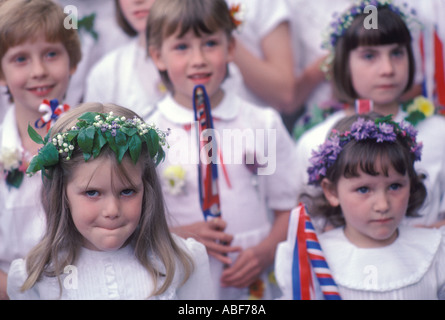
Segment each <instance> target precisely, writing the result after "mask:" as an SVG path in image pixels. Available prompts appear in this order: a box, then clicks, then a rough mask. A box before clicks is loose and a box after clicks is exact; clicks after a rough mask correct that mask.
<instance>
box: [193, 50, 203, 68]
mask: <svg viewBox="0 0 445 320" xmlns="http://www.w3.org/2000/svg"><path fill="white" fill-rule="evenodd" d="M192 64H193V65H194V66H201V65H203V64H205V58H204V53H203V51H202V49H201V48H195V49H193V52H192Z"/></svg>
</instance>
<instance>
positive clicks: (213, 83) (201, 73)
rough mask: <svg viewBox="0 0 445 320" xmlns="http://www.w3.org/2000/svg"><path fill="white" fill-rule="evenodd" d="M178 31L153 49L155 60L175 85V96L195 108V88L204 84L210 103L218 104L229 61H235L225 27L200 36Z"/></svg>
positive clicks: (179, 100) (230, 40)
mask: <svg viewBox="0 0 445 320" xmlns="http://www.w3.org/2000/svg"><path fill="white" fill-rule="evenodd" d="M179 31H180V30H177V31H176V32H175V33H174V34H172V35H171V36H169V37H167V38H165V39H164V40H163V43H162V46H161V48H155V47H151V48H150V54H151V57H152V59H153V62H154V63H155V64H156V66H157V67H158V69H159V70H161V71H166V72H167V74H168V77H169V79H170V81H171V83H172V84H173V87H174V90H173V92H174V93H173V97H174V99H175V100H176V101H177V102H178V103H180V104H181V105H183V106H184V107H186V108H193V105H192V97H193V89H194V87H195V86H196V85H205V87H206V90H207V93H208V94H209V98H210V103H211V104H212V106H216V105H218V104H219V102H220V101H221V100H222V98H223V92H222V89H221V87H220V86H221V84H222V82H223V81H224V79H225V77H226V74H227V64H228V63H229V62H231V61H232V60H233V55H234V42H233V40H232V39H229V38H228V37H227V35H226V33H225V32H224V31H222V30H219V31H216V32H214V33H212V34H206V33H202V34H201V35H199V36H197V35H196V34H195V32H194V31H193V30H189V31H188V32H187V33H186V34H184V35H183V36H181V37H179Z"/></svg>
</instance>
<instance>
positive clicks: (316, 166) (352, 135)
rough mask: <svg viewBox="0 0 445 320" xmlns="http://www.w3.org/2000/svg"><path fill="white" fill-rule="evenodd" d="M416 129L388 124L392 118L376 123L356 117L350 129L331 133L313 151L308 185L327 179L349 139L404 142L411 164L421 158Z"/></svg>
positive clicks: (420, 147)
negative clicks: (399, 140) (330, 169)
mask: <svg viewBox="0 0 445 320" xmlns="http://www.w3.org/2000/svg"><path fill="white" fill-rule="evenodd" d="M416 136H417V130H416V129H414V127H413V126H412V125H411V124H409V123H407V122H403V121H402V122H401V123H400V124H398V123H397V122H394V121H391V115H389V116H387V117H383V118H378V119H376V120H374V121H373V120H365V119H363V118H358V120H357V121H356V122H354V123H353V124H352V125H351V130H350V131H346V132H342V133H340V132H338V131H336V130H333V131H332V134H331V136H330V137H329V138H328V139H327V140H326V141H325V143H323V144H322V145H321V146H319V148H318V151H315V150H313V151H312V157H311V158H310V160H309V161H310V163H311V166H310V167H309V168H308V170H307V172H308V174H309V184H312V185H319V184H320V182H321V180H323V178H324V177H325V176H326V172H327V170H328V168H329V167H331V166H332V165H333V164H334V163H335V161H337V158H338V155H339V154H340V152H341V151H342V150H343V148H344V146H345V145H346V144H347V143H348V142H350V141H351V140H356V141H363V140H374V141H375V142H376V143H383V142H395V141H396V139H397V137H400V138H402V139H403V140H404V141H406V143H407V145H408V147H409V148H410V152H411V153H412V154H413V155H414V161H419V160H420V158H421V151H422V143H421V142H419V143H417V142H416Z"/></svg>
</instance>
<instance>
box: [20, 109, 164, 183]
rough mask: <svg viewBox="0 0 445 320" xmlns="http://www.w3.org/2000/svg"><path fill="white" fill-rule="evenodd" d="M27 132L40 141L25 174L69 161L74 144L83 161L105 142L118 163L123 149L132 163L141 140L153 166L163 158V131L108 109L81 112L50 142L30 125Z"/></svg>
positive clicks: (94, 154)
mask: <svg viewBox="0 0 445 320" xmlns="http://www.w3.org/2000/svg"><path fill="white" fill-rule="evenodd" d="M28 134H29V136H30V137H31V139H32V140H33V141H35V142H36V143H40V144H44V146H43V148H42V149H40V151H39V153H38V155H37V156H35V157H34V158H33V159H32V161H31V163H30V165H29V167H28V170H27V173H28V174H32V173H35V172H37V171H39V170H42V171H43V172H44V174H45V170H46V169H49V168H50V167H52V166H54V165H56V164H58V163H59V161H60V158H65V159H66V160H70V159H71V155H72V154H73V152H74V150H75V148H76V147H77V148H78V149H80V150H81V151H82V153H83V157H84V160H85V161H88V160H90V159H91V157H93V158H97V157H99V155H100V152H101V150H102V148H103V147H104V146H105V145H108V146H109V148H110V149H111V150H112V151H113V152H114V153H115V154H116V158H117V160H118V162H119V163H120V162H121V161H122V159H123V158H124V156H125V154H127V152H128V153H129V155H130V157H131V160H132V161H133V163H136V162H137V161H138V160H139V157H140V154H141V151H142V147H143V144H144V143H145V144H146V146H147V150H148V153H149V155H150V158H152V159H153V161H154V162H155V163H156V165H157V164H159V163H160V162H161V161H162V160H164V158H165V153H164V150H163V145H164V144H165V133H163V132H162V131H160V130H159V129H156V128H155V127H154V126H148V125H147V124H146V123H145V122H143V121H142V120H141V119H139V118H137V117H135V118H133V119H130V120H127V119H125V117H119V116H117V117H116V116H114V115H113V114H112V113H111V112H110V113H108V114H102V113H96V112H87V113H84V114H83V115H82V116H80V117H79V118H78V122H77V123H76V126H75V127H73V128H71V130H68V131H66V132H63V133H56V134H55V135H54V136H53V137H52V139H51V141H50V142H48V139H49V135H47V136H46V137H45V139H43V138H42V137H41V136H40V135H39V134H38V133H37V132H36V131H35V130H34V129H33V128H32V127H31V126H28Z"/></svg>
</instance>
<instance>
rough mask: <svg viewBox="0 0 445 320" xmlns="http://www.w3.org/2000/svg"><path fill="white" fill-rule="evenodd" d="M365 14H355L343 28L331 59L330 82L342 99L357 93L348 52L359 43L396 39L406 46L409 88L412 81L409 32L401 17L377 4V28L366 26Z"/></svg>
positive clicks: (348, 99) (348, 98)
mask: <svg viewBox="0 0 445 320" xmlns="http://www.w3.org/2000/svg"><path fill="white" fill-rule="evenodd" d="M366 17H367V15H366V14H361V15H358V16H357V17H355V19H354V21H353V22H352V24H351V26H350V27H349V28H348V29H347V30H346V31H345V34H344V35H343V36H342V37H340V38H339V39H338V41H337V43H336V45H335V52H334V61H333V65H332V78H333V79H332V80H333V81H332V82H333V86H334V93H335V95H336V96H337V98H338V99H339V100H340V101H341V102H344V103H353V102H354V100H355V99H359V98H360V97H359V96H358V95H357V93H356V92H355V90H354V87H353V85H352V81H351V71H350V68H349V56H350V53H351V51H352V50H354V49H356V48H357V47H359V46H375V45H387V44H393V43H397V44H400V45H402V46H404V47H405V48H406V50H407V54H408V61H409V76H408V84H407V86H406V88H405V92H406V91H407V90H409V89H410V88H411V86H412V84H413V81H414V73H415V61H414V55H413V50H412V47H411V40H412V37H411V33H410V31H409V29H408V27H407V26H406V24H405V22H404V21H403V19H402V17H401V16H400V15H398V14H397V13H395V12H393V11H392V10H391V9H389V8H388V7H387V6H383V7H379V8H378V28H377V29H366V28H365V27H364V20H365V18H366Z"/></svg>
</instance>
